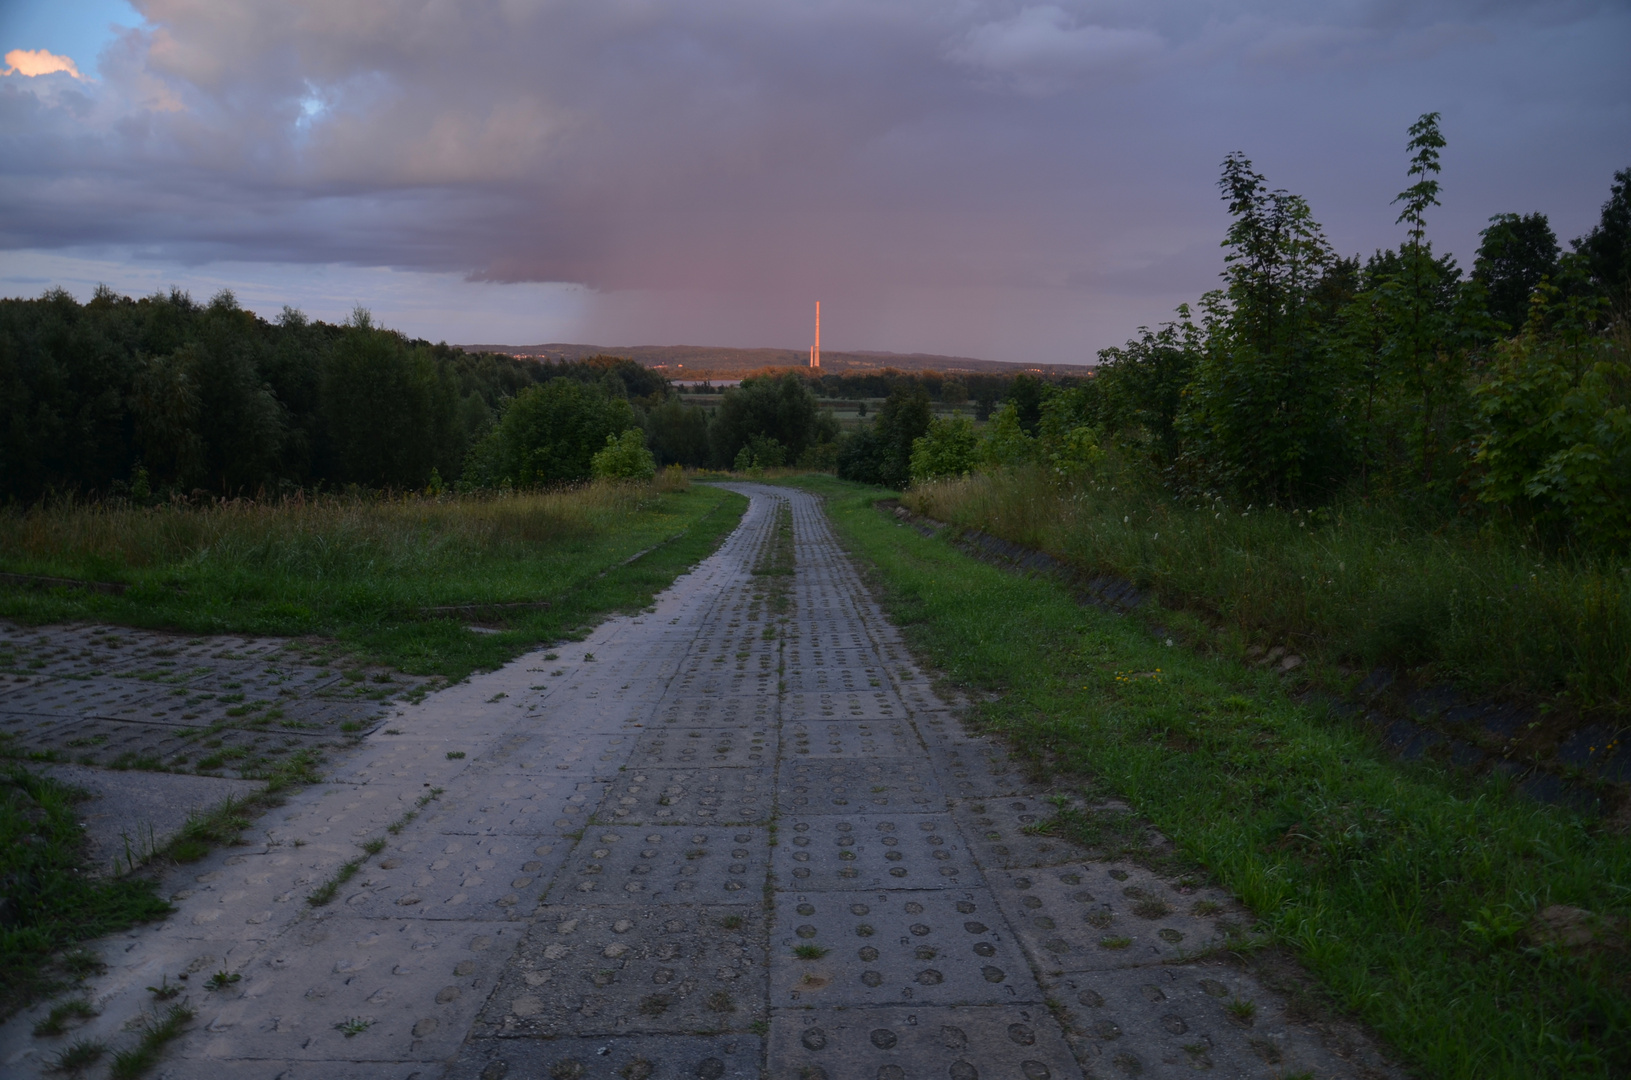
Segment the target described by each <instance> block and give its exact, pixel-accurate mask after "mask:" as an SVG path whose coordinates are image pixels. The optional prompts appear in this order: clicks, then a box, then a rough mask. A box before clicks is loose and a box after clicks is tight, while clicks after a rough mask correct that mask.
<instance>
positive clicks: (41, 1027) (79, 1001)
mask: <svg viewBox="0 0 1631 1080" xmlns="http://www.w3.org/2000/svg"><path fill="white" fill-rule="evenodd" d="M95 1015H96V1010H95V1009H93V1008H92V1007H91V1003H90V1002H88V1001H86V1000H85V999H84V998H72V999H70V1000H68V1001H61V1002H58V1003H57V1004H55V1005H53V1006H51V1011H50V1012H48V1013H46V1014H45V1016H44V1017H43V1018H42V1019H41V1020H39V1021H38V1022H37V1023H36V1024H35V1025H34V1034H35V1036H36V1037H39V1036H47V1035H61V1034H62V1033H64V1032H65V1031H67V1030H68V1024H69V1023H70V1022H71V1021H74V1020H89V1019H90V1018H91V1017H93V1016H95Z"/></svg>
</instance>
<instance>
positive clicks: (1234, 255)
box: [1172, 153, 1342, 501]
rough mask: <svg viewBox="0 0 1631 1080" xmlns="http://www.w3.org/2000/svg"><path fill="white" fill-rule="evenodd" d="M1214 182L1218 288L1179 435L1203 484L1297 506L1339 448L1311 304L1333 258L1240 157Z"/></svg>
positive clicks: (1289, 200)
mask: <svg viewBox="0 0 1631 1080" xmlns="http://www.w3.org/2000/svg"><path fill="white" fill-rule="evenodd" d="M1218 186H1219V188H1221V189H1222V191H1223V198H1224V200H1225V201H1226V202H1227V203H1228V206H1229V213H1230V215H1231V216H1232V217H1233V218H1234V220H1233V222H1232V223H1231V224H1230V226H1229V231H1228V233H1227V234H1226V236H1225V238H1224V241H1223V246H1224V247H1225V249H1226V250H1227V252H1228V254H1226V255H1225V256H1224V271H1223V278H1224V282H1225V288H1224V289H1223V291H1221V292H1213V293H1208V294H1207V295H1206V296H1205V297H1203V298H1202V301H1201V305H1202V310H1203V312H1204V328H1203V335H1204V340H1205V347H1204V349H1203V350H1202V351H1201V353H1200V355H1199V357H1198V360H1197V362H1196V365H1195V370H1194V376H1193V378H1192V379H1191V381H1190V384H1189V385H1188V386H1187V387H1186V390H1185V394H1186V397H1185V403H1184V408H1183V412H1182V416H1181V418H1180V421H1179V426H1180V428H1181V432H1180V434H1181V437H1182V438H1183V439H1184V440H1185V442H1186V444H1187V450H1188V457H1189V466H1190V470H1191V471H1192V472H1194V473H1195V474H1197V476H1198V477H1199V478H1201V479H1203V480H1204V481H1205V482H1206V483H1208V484H1211V483H1223V484H1225V485H1228V486H1230V487H1233V488H1235V489H1236V490H1238V491H1241V492H1243V493H1246V494H1255V495H1258V496H1260V497H1266V498H1268V499H1270V500H1273V499H1277V498H1278V499H1286V500H1293V501H1294V500H1298V499H1303V498H1306V497H1309V496H1311V495H1313V494H1315V493H1317V492H1320V491H1322V490H1324V489H1326V488H1327V487H1328V486H1329V484H1330V482H1331V480H1332V478H1333V475H1334V474H1335V472H1336V471H1337V468H1338V462H1339V460H1340V457H1341V452H1342V439H1341V428H1340V425H1338V424H1337V423H1336V419H1337V415H1336V410H1335V408H1334V404H1335V401H1336V398H1337V395H1338V391H1339V379H1338V377H1337V370H1336V368H1335V366H1334V364H1333V363H1332V360H1331V357H1330V356H1329V353H1328V351H1327V350H1326V349H1325V347H1324V340H1323V336H1322V333H1321V325H1320V324H1321V316H1322V313H1321V312H1320V310H1319V307H1318V305H1317V304H1316V303H1315V300H1314V294H1315V289H1316V286H1318V285H1319V283H1320V282H1321V280H1322V279H1323V278H1324V277H1325V271H1326V269H1327V267H1328V266H1329V265H1330V264H1331V263H1332V262H1333V256H1332V253H1331V249H1330V246H1329V245H1328V244H1327V243H1326V241H1325V236H1324V233H1323V232H1322V230H1321V229H1320V226H1319V224H1318V222H1316V221H1315V220H1314V217H1313V214H1312V212H1311V211H1310V210H1309V208H1308V203H1307V202H1306V201H1305V200H1304V199H1303V198H1302V197H1301V196H1298V195H1292V194H1290V193H1289V192H1286V191H1284V190H1272V191H1271V190H1270V189H1269V187H1268V184H1267V182H1266V181H1265V180H1264V178H1263V176H1262V175H1261V174H1259V173H1257V172H1256V171H1254V170H1253V168H1252V163H1251V162H1250V161H1249V160H1248V159H1247V158H1246V157H1245V155H1243V154H1240V153H1233V154H1230V155H1229V156H1228V157H1227V158H1225V159H1224V162H1223V175H1222V177H1221V178H1220V179H1219V181H1218ZM1181 336H1182V335H1181V334H1179V333H1177V332H1175V334H1174V338H1175V340H1174V342H1173V343H1172V344H1174V345H1176V344H1177V339H1181Z"/></svg>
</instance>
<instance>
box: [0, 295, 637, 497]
mask: <svg viewBox="0 0 1631 1080" xmlns="http://www.w3.org/2000/svg"><path fill="white" fill-rule="evenodd" d="M554 383H563V384H568V383H569V384H572V385H574V386H577V387H581V388H583V389H584V390H585V392H586V393H587V394H588V395H589V396H590V397H592V398H594V399H596V400H599V401H606V402H611V401H613V400H615V401H616V402H618V403H619V404H620V405H621V407H622V409H623V410H627V411H626V412H625V413H622V414H620V420H626V421H631V422H633V421H634V418H635V410H637V409H644V408H648V407H650V406H652V405H655V404H658V403H660V402H662V401H664V400H666V399H667V398H668V396H669V388H668V384H667V382H666V381H665V380H664V379H663V378H662V377H661V376H659V375H657V374H655V373H653V372H651V371H650V370H648V369H646V368H644V367H641V366H640V365H638V364H635V363H633V362H632V361H628V360H619V359H616V358H611V357H596V358H591V359H588V360H583V361H577V362H572V363H559V364H548V363H544V364H540V363H535V362H532V361H520V360H513V359H511V358H509V357H504V356H495V355H491V354H468V353H465V352H463V351H462V350H459V349H456V348H451V347H449V346H447V345H432V344H430V343H429V342H426V341H421V340H411V339H409V338H407V337H405V336H404V335H402V334H399V333H396V332H393V331H390V330H386V329H382V328H380V327H378V326H375V325H374V324H373V321H372V319H371V318H370V317H369V316H368V314H367V312H365V311H362V310H360V309H359V310H358V311H357V312H356V313H355V314H354V316H353V318H352V319H351V321H350V322H349V323H347V324H346V325H342V326H336V325H331V324H328V323H323V322H318V321H312V320H308V319H306V318H305V317H304V316H303V315H302V314H301V313H300V312H298V311H295V310H292V309H289V308H285V309H284V311H283V314H282V316H281V317H280V318H279V319H278V320H277V321H276V322H269V321H267V320H265V319H262V318H260V317H258V316H257V315H255V314H254V313H252V312H249V311H245V310H244V309H242V308H241V307H239V306H238V304H237V302H236V300H235V299H234V298H233V296H232V294H231V293H230V292H222V293H221V294H219V295H218V296H216V297H215V298H214V299H213V300H211V301H210V302H209V303H208V304H199V303H197V302H195V301H193V300H192V299H191V298H190V297H189V296H188V295H187V294H186V293H183V292H179V291H172V292H170V293H168V294H159V295H155V296H152V297H147V298H143V299H140V300H132V299H130V298H128V297H123V296H119V295H116V294H115V293H113V292H112V291H111V290H109V289H107V288H99V289H98V290H97V292H96V295H95V296H94V297H93V298H92V299H91V300H90V301H89V302H88V303H85V304H80V303H78V302H77V301H76V300H75V299H74V298H73V297H72V296H71V295H69V294H68V293H67V292H65V291H63V290H60V289H58V290H52V291H50V292H48V293H46V294H45V295H44V296H43V297H41V298H40V299H38V300H0V501H7V502H11V501H22V502H31V501H34V500H37V499H39V498H41V497H42V496H46V495H48V494H51V493H58V494H69V493H73V494H78V495H88V496H97V495H110V494H123V495H134V496H137V497H142V498H158V497H163V496H165V495H175V494H180V495H191V494H193V493H194V492H199V491H202V492H207V493H210V494H219V495H236V496H255V495H258V494H275V493H277V492H278V491H287V490H292V489H296V488H312V487H319V486H328V487H338V486H344V485H348V484H356V485H360V486H364V487H372V488H397V489H402V488H421V487H425V486H427V485H433V484H434V483H436V482H437V481H438V480H440V481H441V482H444V483H448V484H451V483H454V482H456V481H458V480H459V479H460V478H461V477H462V476H463V474H464V471H465V464H466V462H467V461H468V460H470V459H471V457H472V454H473V452H474V451H475V450H476V449H477V448H478V447H480V446H481V445H482V444H483V443H484V442H485V441H486V440H488V439H490V438H491V437H492V435H493V433H494V432H495V431H496V429H497V423H498V420H499V418H500V417H501V416H502V415H503V414H504V413H505V412H506V410H507V408H508V407H509V405H510V403H511V402H513V401H514V400H516V399H517V398H518V397H519V396H521V395H524V394H525V393H526V392H527V391H528V390H529V389H533V388H539V389H541V388H543V387H545V386H548V385H551V384H554ZM621 430H623V427H621V426H619V427H617V431H621ZM600 441H601V443H602V444H603V443H604V441H605V440H604V438H602V439H601V440H600ZM597 449H600V447H599V446H596V447H593V448H591V449H590V451H589V453H590V454H592V453H593V452H594V451H595V450H597ZM585 461H587V455H585ZM583 475H587V467H586V468H585V472H584V474H583Z"/></svg>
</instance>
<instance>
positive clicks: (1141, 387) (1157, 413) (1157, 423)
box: [1093, 304, 1205, 465]
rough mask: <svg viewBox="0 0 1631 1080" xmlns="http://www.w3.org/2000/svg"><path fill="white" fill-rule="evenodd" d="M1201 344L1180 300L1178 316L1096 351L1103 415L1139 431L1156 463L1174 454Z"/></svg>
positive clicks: (1119, 425) (1169, 459) (1118, 425)
mask: <svg viewBox="0 0 1631 1080" xmlns="http://www.w3.org/2000/svg"><path fill="white" fill-rule="evenodd" d="M1204 344H1205V343H1204V341H1203V339H1202V335H1201V330H1200V327H1198V326H1196V325H1195V322H1194V320H1193V319H1191V318H1190V312H1189V305H1188V304H1182V305H1180V306H1179V308H1178V321H1176V322H1168V323H1163V324H1162V325H1161V329H1159V330H1157V331H1154V332H1153V333H1152V332H1151V331H1150V329H1149V327H1147V326H1141V327H1139V328H1138V337H1136V338H1133V339H1131V340H1129V341H1128V342H1127V344H1126V345H1122V346H1117V347H1114V348H1109V349H1102V350H1100V352H1099V367H1098V369H1097V371H1096V373H1095V376H1094V380H1093V382H1094V384H1095V385H1096V386H1097V387H1098V388H1099V394H1100V395H1101V396H1102V398H1103V412H1104V414H1105V419H1106V420H1108V421H1109V423H1110V424H1112V425H1113V426H1114V427H1116V428H1121V429H1135V430H1138V431H1141V432H1142V433H1143V436H1144V438H1145V439H1146V440H1147V443H1148V448H1149V452H1150V456H1151V457H1153V458H1154V459H1155V461H1156V463H1157V464H1159V465H1170V464H1172V463H1173V462H1174V461H1176V460H1177V458H1178V453H1179V449H1180V444H1179V437H1178V413H1179V410H1180V409H1181V407H1182V405H1183V400H1184V390H1185V388H1187V387H1188V386H1189V381H1190V379H1191V378H1192V377H1193V375H1194V371H1195V365H1196V364H1197V363H1198V362H1199V360H1200V357H1201V352H1202V350H1203V348H1204Z"/></svg>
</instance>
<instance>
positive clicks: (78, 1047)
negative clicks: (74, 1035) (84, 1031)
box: [46, 1039, 108, 1073]
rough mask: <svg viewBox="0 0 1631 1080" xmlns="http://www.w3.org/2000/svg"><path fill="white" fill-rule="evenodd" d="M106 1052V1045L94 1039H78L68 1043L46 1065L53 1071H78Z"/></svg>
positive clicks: (99, 1059)
mask: <svg viewBox="0 0 1631 1080" xmlns="http://www.w3.org/2000/svg"><path fill="white" fill-rule="evenodd" d="M107 1052H108V1045H107V1043H104V1042H98V1041H97V1040H95V1039H80V1040H78V1041H77V1042H75V1043H72V1044H70V1045H69V1046H68V1047H67V1048H66V1049H64V1050H63V1051H62V1053H60V1054H58V1055H57V1056H56V1060H54V1061H52V1062H51V1064H50V1065H48V1066H46V1068H47V1070H48V1071H50V1072H54V1073H80V1072H84V1071H85V1070H86V1069H88V1068H90V1067H91V1066H92V1065H95V1064H96V1063H97V1062H98V1061H101V1060H102V1055H103V1054H106V1053H107Z"/></svg>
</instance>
